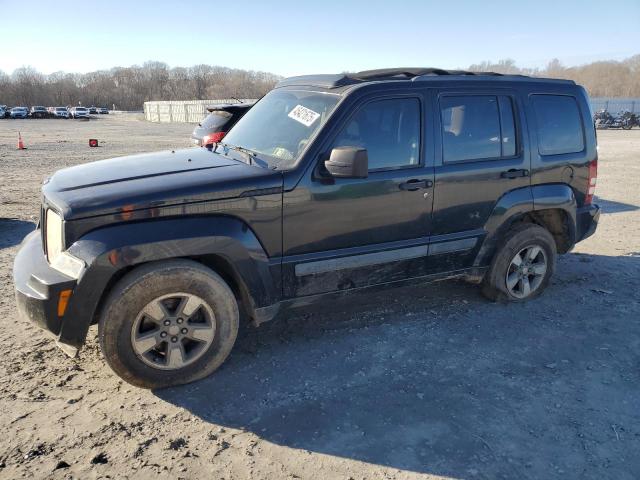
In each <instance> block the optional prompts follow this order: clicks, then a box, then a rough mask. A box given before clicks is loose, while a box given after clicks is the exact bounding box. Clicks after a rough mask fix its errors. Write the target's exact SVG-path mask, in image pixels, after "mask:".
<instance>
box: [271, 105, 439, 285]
mask: <svg viewBox="0 0 640 480" xmlns="http://www.w3.org/2000/svg"><path fill="white" fill-rule="evenodd" d="M423 103H424V102H423V99H422V97H421V96H420V95H417V94H413V95H404V96H395V97H378V98H369V99H368V100H367V101H366V102H363V103H361V104H360V105H358V106H356V107H354V108H353V110H354V113H353V114H352V115H351V116H349V117H348V118H347V119H345V121H344V124H343V125H342V127H341V128H340V129H339V133H338V134H337V135H336V136H335V138H334V139H333V140H332V141H331V142H330V147H329V148H328V149H327V152H326V153H325V154H324V155H322V157H321V158H319V159H318V160H319V162H318V166H317V167H316V168H315V169H309V171H308V173H307V174H306V176H305V177H304V178H303V179H302V180H301V181H300V183H299V184H298V185H297V186H296V187H295V188H294V189H293V190H292V191H289V192H285V194H284V202H283V209H284V212H283V250H284V258H283V283H284V295H285V297H299V296H305V295H313V294H319V293H325V292H332V291H337V290H346V289H351V288H357V287H364V286H369V285H375V284H380V283H386V282H392V281H396V280H402V279H405V278H408V277H412V276H419V275H421V274H423V272H424V271H425V269H426V258H427V252H428V236H429V230H430V222H431V208H432V187H433V167H431V166H429V167H426V166H425V160H424V154H423V137H424V135H423V130H424V128H423V125H422V118H423ZM337 146H357V147H364V148H366V149H367V152H368V157H369V175H368V178H365V179H341V178H333V177H329V176H327V174H326V173H324V172H323V168H322V160H325V159H326V158H328V153H329V152H330V150H331V148H333V147H337Z"/></svg>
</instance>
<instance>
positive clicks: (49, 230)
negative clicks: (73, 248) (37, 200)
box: [44, 209, 62, 263]
mask: <svg viewBox="0 0 640 480" xmlns="http://www.w3.org/2000/svg"><path fill="white" fill-rule="evenodd" d="M44 228H45V232H46V236H47V260H49V263H53V262H54V261H55V259H56V257H57V256H58V255H60V253H62V217H60V215H58V214H57V213H56V212H54V211H53V210H51V209H48V210H47V217H46V223H45V226H44Z"/></svg>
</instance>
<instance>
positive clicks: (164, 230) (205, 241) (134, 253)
mask: <svg viewBox="0 0 640 480" xmlns="http://www.w3.org/2000/svg"><path fill="white" fill-rule="evenodd" d="M68 251H69V253H71V254H72V255H74V256H76V257H78V258H80V259H82V260H84V262H85V263H86V265H87V266H86V269H85V270H84V272H83V273H82V275H81V277H80V278H79V279H78V284H77V286H76V289H75V291H74V293H73V296H72V300H71V301H70V302H69V306H68V307H67V314H66V315H65V317H66V318H65V321H64V322H63V325H62V329H61V332H60V340H61V341H62V342H64V343H67V344H70V345H74V346H77V347H80V346H81V345H82V344H83V343H84V341H85V338H86V335H87V331H88V329H89V326H90V325H91V324H92V323H93V319H94V318H95V316H96V315H97V314H98V308H99V306H100V304H101V301H102V299H103V298H104V297H105V296H106V295H107V294H108V289H109V288H110V287H111V286H112V285H111V284H112V283H113V279H114V278H118V276H119V274H121V273H122V272H123V271H128V270H130V269H131V268H134V267H136V266H138V265H142V264H145V263H149V262H155V261H162V260H168V259H173V258H194V259H196V260H198V259H200V258H203V257H204V258H207V257H210V256H215V257H218V258H222V259H223V260H225V261H226V263H227V264H228V265H230V266H231V267H232V269H233V271H234V272H233V273H234V275H233V277H234V280H235V281H236V282H237V283H238V284H239V285H238V286H239V288H240V289H241V292H240V293H241V295H242V298H243V300H245V301H246V303H247V305H246V307H247V310H248V312H249V314H250V315H251V314H252V313H253V312H254V311H255V310H256V309H258V308H261V307H265V306H269V305H272V304H274V303H276V302H278V301H279V300H280V295H281V292H280V291H279V285H280V281H279V278H278V277H277V275H276V276H275V277H274V275H273V274H272V268H275V269H276V271H278V270H277V269H278V268H279V262H275V263H274V262H270V259H269V257H268V255H267V254H266V252H265V250H264V248H263V247H262V244H261V243H260V241H259V240H258V238H257V237H256V235H255V233H254V232H253V230H251V229H250V228H249V226H248V225H247V224H246V223H244V222H243V221H242V220H240V219H238V218H236V217H231V216H197V217H188V218H171V219H155V220H149V221H143V222H135V223H121V224H118V225H113V226H106V227H103V228H100V229H97V230H93V231H91V232H89V233H87V234H86V235H84V236H83V237H81V238H80V239H79V240H77V241H76V242H75V243H74V244H73V245H72V246H71V247H70V248H69V249H68Z"/></svg>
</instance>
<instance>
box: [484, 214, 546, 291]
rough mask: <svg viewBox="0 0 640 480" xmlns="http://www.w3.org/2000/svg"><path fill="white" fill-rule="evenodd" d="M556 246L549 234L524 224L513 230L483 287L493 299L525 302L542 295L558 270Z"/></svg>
mask: <svg viewBox="0 0 640 480" xmlns="http://www.w3.org/2000/svg"><path fill="white" fill-rule="evenodd" d="M556 256H557V253H556V244H555V240H554V239H553V237H552V236H551V234H550V233H549V231H548V230H547V229H545V228H543V227H541V226H539V225H535V224H531V223H525V224H521V225H518V226H516V227H514V228H512V229H511V230H510V231H509V232H508V233H507V235H506V236H505V241H504V243H503V244H502V245H501V246H499V247H498V250H497V251H496V254H495V256H494V258H493V261H492V262H491V267H490V268H489V271H488V272H487V274H486V276H485V278H484V280H483V284H482V293H483V294H484V295H485V296H486V297H487V298H489V299H490V300H493V301H497V300H506V301H509V302H522V301H526V300H530V299H532V298H535V297H537V296H538V295H540V294H541V293H542V292H543V291H544V289H545V288H546V287H547V285H548V284H549V280H550V279H551V276H552V275H553V272H554V271H555V264H556Z"/></svg>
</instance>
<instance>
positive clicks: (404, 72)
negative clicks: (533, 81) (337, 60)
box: [347, 68, 502, 81]
mask: <svg viewBox="0 0 640 480" xmlns="http://www.w3.org/2000/svg"><path fill="white" fill-rule="evenodd" d="M439 75H491V76H498V77H500V76H502V74H501V73H495V72H469V71H467V70H444V69H442V68H381V69H378V70H365V71H362V72H358V73H353V74H348V75H347V76H348V77H350V78H353V79H355V80H369V81H370V80H382V79H393V78H397V79H402V80H407V79H413V78H415V77H422V76H439Z"/></svg>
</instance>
